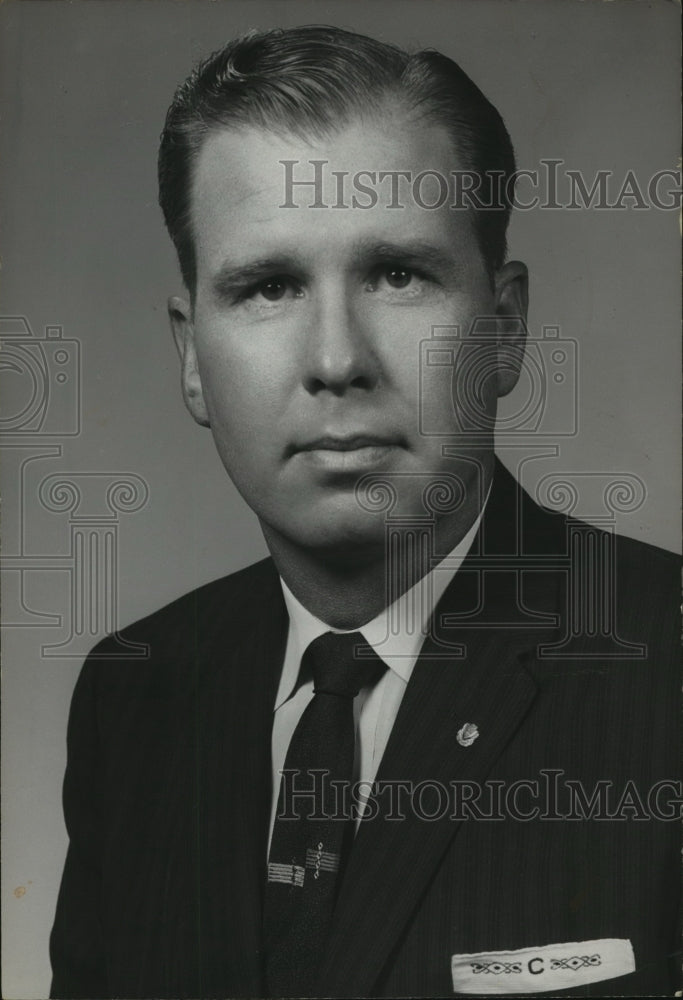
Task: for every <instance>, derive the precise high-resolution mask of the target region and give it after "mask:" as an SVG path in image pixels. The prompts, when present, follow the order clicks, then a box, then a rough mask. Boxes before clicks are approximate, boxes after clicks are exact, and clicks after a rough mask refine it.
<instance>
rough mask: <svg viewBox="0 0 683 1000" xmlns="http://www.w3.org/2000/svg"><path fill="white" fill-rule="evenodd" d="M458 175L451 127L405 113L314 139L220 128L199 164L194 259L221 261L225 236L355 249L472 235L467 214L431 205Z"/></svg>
mask: <svg viewBox="0 0 683 1000" xmlns="http://www.w3.org/2000/svg"><path fill="white" fill-rule="evenodd" d="M458 169H459V164H458V162H457V158H456V156H455V154H454V152H453V148H452V143H451V141H450V137H449V136H448V135H447V133H446V131H445V129H443V128H442V127H441V126H438V125H433V124H423V123H415V122H412V121H410V120H409V119H407V118H406V116H405V114H403V116H402V117H401V116H398V115H395V116H394V117H393V118H389V120H387V121H383V122H379V121H378V120H377V119H376V118H370V117H368V118H366V119H354V120H352V121H350V122H349V123H347V124H345V125H344V126H342V127H341V128H340V129H339V130H338V131H336V132H334V133H332V134H330V135H329V136H324V137H320V138H315V139H313V138H311V139H305V138H303V137H302V136H298V135H292V134H291V133H288V134H276V133H272V132H269V131H266V130H265V129H261V128H239V129H227V128H222V129H220V130H215V131H214V132H212V134H211V135H209V136H208V137H207V138H206V140H205V142H204V144H203V147H202V149H201V150H200V153H199V155H198V157H197V162H196V165H195V175H194V183H193V193H192V216H193V220H192V221H193V230H194V233H195V238H196V240H197V244H198V245H197V250H198V257H205V258H206V257H208V258H211V259H213V260H215V259H216V258H217V257H218V256H220V255H223V254H224V253H225V247H224V246H223V245H222V244H224V242H225V240H226V239H234V238H235V237H237V238H238V239H239V240H240V242H241V243H242V244H245V245H246V244H251V243H254V242H260V241H261V240H262V239H263V238H264V236H265V235H266V234H267V235H268V238H269V239H270V240H271V241H272V242H276V243H289V244H291V243H292V241H294V242H296V240H297V239H301V240H303V241H305V242H306V243H308V244H310V245H311V246H314V245H315V244H316V242H320V241H325V238H326V237H327V238H328V239H329V238H332V237H334V239H335V240H339V241H343V242H344V243H348V244H349V245H351V244H354V245H355V244H357V243H358V242H359V241H362V240H363V239H364V238H365V236H366V235H367V236H368V238H369V237H370V234H372V239H374V240H381V239H383V238H384V239H386V240H395V239H396V238H397V237H401V238H404V237H406V236H407V235H409V236H412V237H413V238H414V239H423V240H424V241H433V240H434V239H435V238H437V237H440V238H441V239H442V240H446V241H448V240H449V236H450V234H452V232H453V231H455V232H456V233H457V234H459V235H462V233H465V232H467V233H470V232H471V229H472V220H471V219H470V218H469V216H470V215H471V214H472V213H471V212H470V211H469V210H467V211H458V212H455V213H453V212H449V209H448V205H445V206H444V207H443V208H442V210H440V211H435V210H434V209H433V208H432V207H431V206H432V205H433V204H434V197H435V195H436V196H438V194H439V187H440V184H441V180H440V179H441V178H443V180H444V182H447V179H448V175H449V173H450V172H451V171H457V170H458ZM420 178H421V180H419V179H420ZM416 179H418V180H419V187H416V186H415V182H416ZM397 199H398V201H397ZM416 199H417V200H416ZM465 216H466V217H467V218H465Z"/></svg>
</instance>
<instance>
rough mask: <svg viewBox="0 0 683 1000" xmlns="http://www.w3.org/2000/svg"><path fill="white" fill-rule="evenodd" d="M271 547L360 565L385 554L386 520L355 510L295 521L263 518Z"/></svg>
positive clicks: (334, 561)
mask: <svg viewBox="0 0 683 1000" xmlns="http://www.w3.org/2000/svg"><path fill="white" fill-rule="evenodd" d="M261 529H262V531H263V535H264V537H265V540H266V543H267V544H268V547H269V548H270V549H271V551H272V550H273V547H277V548H281V547H282V546H283V545H285V546H286V547H287V548H288V549H290V551H291V550H299V551H300V552H301V554H302V556H303V555H305V556H306V557H308V558H318V559H325V560H327V561H329V562H330V563H334V564H336V565H339V566H342V565H344V564H348V565H349V566H350V567H355V568H357V569H359V568H360V567H361V566H363V565H364V564H368V563H371V562H375V561H377V559H379V558H383V556H384V545H385V538H386V531H385V521H384V518H383V517H382V516H381V515H377V514H370V513H368V512H360V511H358V510H356V511H354V513H353V516H351V515H350V514H347V515H346V516H341V515H339V514H337V515H336V516H330V517H326V518H320V519H318V518H313V517H311V518H308V519H301V520H298V521H297V522H296V523H293V524H279V525H273V524H268V523H266V522H265V521H264V520H261Z"/></svg>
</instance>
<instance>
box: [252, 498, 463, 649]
mask: <svg viewBox="0 0 683 1000" xmlns="http://www.w3.org/2000/svg"><path fill="white" fill-rule="evenodd" d="M479 514H480V506H479V504H478V503H475V502H472V503H470V504H467V503H466V504H465V505H464V507H463V508H461V509H460V510H459V511H458V512H457V518H456V517H452V518H447V517H444V518H442V519H441V520H440V521H437V522H436V523H435V525H434V529H435V530H434V550H433V551H431V550H430V547H429V546H424V545H419V544H415V536H414V528H411V527H410V526H409V527H408V528H406V529H404V530H403V531H401V530H397V531H395V532H393V533H392V547H391V552H390V553H388V552H387V551H386V545H385V543H384V541H382V542H381V543H377V544H375V545H374V546H372V547H371V546H369V545H368V544H364V545H363V546H360V547H359V548H358V550H354V549H353V548H351V547H349V546H345V547H344V548H343V549H342V550H341V551H331V550H330V549H324V550H322V551H321V550H318V549H313V548H304V547H301V546H298V545H296V544H294V543H292V542H291V541H290V540H289V539H287V538H285V537H283V536H282V535H280V534H279V533H278V532H276V531H274V530H273V529H272V528H270V527H269V526H268V525H266V524H263V523H262V525H261V527H262V529H263V534H264V537H265V539H266V543H267V545H268V548H269V550H270V553H271V555H272V557H273V561H274V562H275V565H276V567H277V570H278V572H279V574H280V576H281V577H282V579H283V580H284V581H285V583H286V584H287V586H288V587H289V589H290V590H291V592H292V593H293V594H294V596H295V597H296V598H297V599H298V600H299V601H300V602H301V604H302V605H303V606H304V607H305V608H307V610H308V611H310V612H311V614H313V615H315V617H316V618H319V619H320V620H321V621H324V622H326V623H327V624H328V625H329V626H330V627H332V628H338V629H354V628H360V626H362V625H365V624H366V623H367V622H369V621H372V619H373V618H375V617H376V616H377V615H378V614H379V613H380V612H381V611H382V610H383V609H384V608H386V607H388V606H389V605H390V604H392V603H393V602H394V601H396V600H397V599H398V598H399V597H400V596H401V595H402V594H403V593H405V592H406V591H407V590H409V589H410V588H411V587H413V586H414V585H415V584H416V583H418V581H419V580H421V579H422V577H424V576H426V574H427V573H429V571H430V570H432V569H433V568H434V566H435V565H436V564H437V563H438V561H439V559H440V558H442V557H443V556H445V555H447V554H448V553H449V552H451V551H452V550H453V549H454V548H455V547H456V546H457V545H458V544H459V542H460V541H461V540H462V539H463V538H464V536H465V535H466V534H467V532H468V531H469V529H470V528H471V527H472V525H473V524H474V522H475V520H476V519H477V517H478V516H479ZM435 553H440V555H436V554H435Z"/></svg>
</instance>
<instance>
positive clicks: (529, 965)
mask: <svg viewBox="0 0 683 1000" xmlns="http://www.w3.org/2000/svg"><path fill="white" fill-rule="evenodd" d="M534 962H537V963H538V964H539V965H540V966H541V967H540V969H534V968H533V965H534ZM527 969H528V970H529V972H530V973H531V975H532V976H540V974H541V973H542V972H543V959H542V958H530V959H529V961H528V962H527Z"/></svg>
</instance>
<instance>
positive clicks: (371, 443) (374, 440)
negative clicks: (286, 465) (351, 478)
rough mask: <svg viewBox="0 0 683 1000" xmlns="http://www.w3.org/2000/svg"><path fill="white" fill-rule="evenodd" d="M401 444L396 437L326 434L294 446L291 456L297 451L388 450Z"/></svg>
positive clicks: (399, 439)
mask: <svg viewBox="0 0 683 1000" xmlns="http://www.w3.org/2000/svg"><path fill="white" fill-rule="evenodd" d="M401 444H403V441H402V439H401V438H400V437H398V435H386V436H385V435H381V436H379V435H375V434H353V435H350V436H337V435H332V434H326V435H324V436H323V437H319V438H315V439H314V440H312V441H307V442H305V443H304V444H299V445H294V446H293V447H292V449H291V452H292V454H293V453H294V452H297V451H359V450H360V449H361V448H389V447H396V446H398V445H401Z"/></svg>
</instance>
